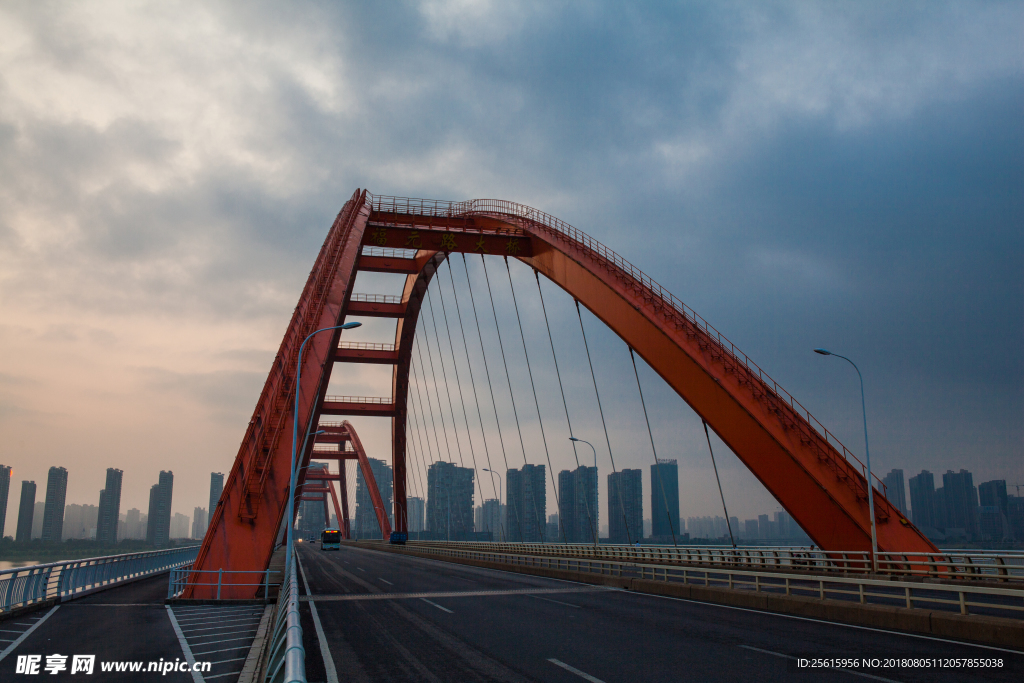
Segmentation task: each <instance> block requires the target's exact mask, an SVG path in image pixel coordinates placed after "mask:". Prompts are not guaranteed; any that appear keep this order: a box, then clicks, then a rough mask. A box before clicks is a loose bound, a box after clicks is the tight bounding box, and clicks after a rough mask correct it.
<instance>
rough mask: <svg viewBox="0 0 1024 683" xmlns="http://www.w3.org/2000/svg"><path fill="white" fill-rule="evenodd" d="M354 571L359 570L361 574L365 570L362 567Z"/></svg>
mask: <svg viewBox="0 0 1024 683" xmlns="http://www.w3.org/2000/svg"><path fill="white" fill-rule="evenodd" d="M356 569H358V570H359V571H361V572H365V571H366V570H365V569H363V568H362V567H356Z"/></svg>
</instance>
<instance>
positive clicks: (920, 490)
mask: <svg viewBox="0 0 1024 683" xmlns="http://www.w3.org/2000/svg"><path fill="white" fill-rule="evenodd" d="M910 507H911V512H913V515H914V524H915V525H916V526H918V527H921V528H924V527H931V528H933V529H938V528H941V527H942V526H944V525H943V524H940V523H939V522H938V520H937V519H936V515H935V512H936V505H935V476H934V475H933V474H932V473H931V472H929V471H928V470H921V474H919V475H917V476H916V477H911V478H910Z"/></svg>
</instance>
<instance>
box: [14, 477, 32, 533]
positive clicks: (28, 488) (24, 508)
mask: <svg viewBox="0 0 1024 683" xmlns="http://www.w3.org/2000/svg"><path fill="white" fill-rule="evenodd" d="M35 511H36V483H35V482H34V481H23V482H21V502H20V503H19V504H18V530H17V536H15V537H14V540H15V541H17V542H18V543H28V542H29V541H31V540H32V518H33V517H34V516H35Z"/></svg>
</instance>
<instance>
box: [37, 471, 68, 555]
mask: <svg viewBox="0 0 1024 683" xmlns="http://www.w3.org/2000/svg"><path fill="white" fill-rule="evenodd" d="M67 493H68V471H67V470H66V469H64V468H63V467H51V468H50V472H49V474H48V475H47V477H46V507H45V508H43V534H42V539H43V543H60V541H61V539H62V537H63V533H64V502H65V499H66V498H67Z"/></svg>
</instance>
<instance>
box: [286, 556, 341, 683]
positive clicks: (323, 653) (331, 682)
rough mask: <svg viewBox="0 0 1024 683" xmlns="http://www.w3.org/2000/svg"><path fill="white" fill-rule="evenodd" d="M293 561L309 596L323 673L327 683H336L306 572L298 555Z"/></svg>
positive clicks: (334, 670)
mask: <svg viewBox="0 0 1024 683" xmlns="http://www.w3.org/2000/svg"><path fill="white" fill-rule="evenodd" d="M295 561H296V562H298V564H299V572H300V573H301V574H302V583H304V584H306V595H307V596H309V611H310V613H311V614H312V615H313V626H314V627H315V628H316V639H317V641H318V642H319V643H320V657H321V658H322V659H323V660H324V673H325V674H326V675H327V683H338V670H337V669H336V668H335V667H334V657H332V656H331V648H330V647H328V645H327V636H326V635H325V634H324V627H323V626H322V625H321V624H320V615H319V614H317V613H316V603H314V602H313V596H312V595H310V593H309V580H308V579H307V578H306V570H305V569H303V567H302V562H301V561H300V560H299V555H298V553H296V554H295Z"/></svg>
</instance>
